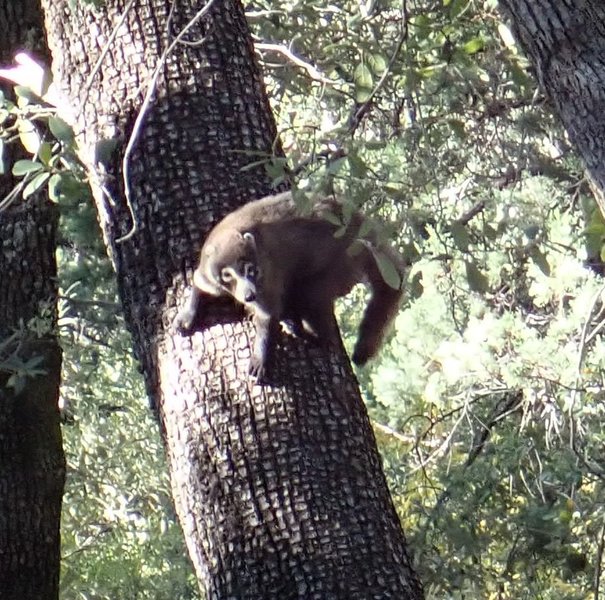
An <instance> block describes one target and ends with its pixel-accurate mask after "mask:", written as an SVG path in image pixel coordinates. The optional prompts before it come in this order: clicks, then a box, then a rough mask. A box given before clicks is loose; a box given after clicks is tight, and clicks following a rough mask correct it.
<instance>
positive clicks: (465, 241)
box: [450, 221, 471, 252]
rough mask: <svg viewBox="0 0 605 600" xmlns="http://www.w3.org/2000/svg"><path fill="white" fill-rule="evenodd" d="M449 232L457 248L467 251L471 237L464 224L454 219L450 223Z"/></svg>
mask: <svg viewBox="0 0 605 600" xmlns="http://www.w3.org/2000/svg"><path fill="white" fill-rule="evenodd" d="M450 234H451V236H452V239H453V240H454V244H456V247H457V248H458V250H460V251H461V252H468V249H469V246H470V243H471V238H470V235H469V233H468V230H467V228H466V226H464V225H462V223H458V222H457V221H454V222H453V223H452V224H451V225H450Z"/></svg>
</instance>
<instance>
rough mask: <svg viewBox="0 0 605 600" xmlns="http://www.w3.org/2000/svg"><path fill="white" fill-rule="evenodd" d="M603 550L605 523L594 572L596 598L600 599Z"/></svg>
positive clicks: (604, 544) (604, 547) (595, 599)
mask: <svg viewBox="0 0 605 600" xmlns="http://www.w3.org/2000/svg"><path fill="white" fill-rule="evenodd" d="M603 551H605V525H603V527H601V535H600V536H599V547H598V549H597V556H596V562H597V566H596V568H595V572H594V583H593V587H594V600H599V588H600V587H601V574H602V572H603Z"/></svg>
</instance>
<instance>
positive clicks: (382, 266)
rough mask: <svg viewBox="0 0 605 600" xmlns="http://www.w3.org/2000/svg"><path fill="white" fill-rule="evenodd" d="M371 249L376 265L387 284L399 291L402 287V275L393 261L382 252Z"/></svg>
mask: <svg viewBox="0 0 605 600" xmlns="http://www.w3.org/2000/svg"><path fill="white" fill-rule="evenodd" d="M371 248H372V254H373V255H374V258H375V259H376V265H377V266H378V270H379V271H380V274H381V275H382V278H383V279H384V281H385V283H386V284H387V285H388V286H389V287H392V288H393V289H394V290H398V289H399V288H400V287H401V275H400V274H399V271H398V269H397V266H396V265H395V263H394V261H393V259H392V258H391V257H390V256H388V255H387V254H385V253H384V252H382V251H381V250H379V249H377V248H374V247H371Z"/></svg>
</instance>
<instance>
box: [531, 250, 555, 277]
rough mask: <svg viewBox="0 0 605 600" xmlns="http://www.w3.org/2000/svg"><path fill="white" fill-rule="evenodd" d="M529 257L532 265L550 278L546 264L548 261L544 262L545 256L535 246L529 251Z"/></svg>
mask: <svg viewBox="0 0 605 600" xmlns="http://www.w3.org/2000/svg"><path fill="white" fill-rule="evenodd" d="M529 256H530V257H531V259H532V261H533V262H534V264H535V265H536V266H537V267H538V268H539V269H540V271H542V273H544V275H546V276H547V277H550V265H549V264H548V260H546V255H545V254H544V252H542V251H541V250H540V249H539V248H536V247H535V246H534V247H533V248H532V249H531V251H530V253H529Z"/></svg>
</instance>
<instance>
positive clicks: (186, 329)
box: [172, 308, 195, 335]
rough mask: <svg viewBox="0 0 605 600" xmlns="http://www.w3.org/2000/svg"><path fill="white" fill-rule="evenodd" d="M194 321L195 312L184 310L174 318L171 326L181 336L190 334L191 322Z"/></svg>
mask: <svg viewBox="0 0 605 600" xmlns="http://www.w3.org/2000/svg"><path fill="white" fill-rule="evenodd" d="M194 320H195V311H190V310H187V309H186V308H184V309H183V310H181V311H180V312H179V313H178V314H177V316H176V317H175V319H174V321H173V322H172V324H173V325H174V327H175V329H176V330H177V331H178V332H179V333H180V334H182V335H187V334H188V333H191V331H192V329H193V322H194Z"/></svg>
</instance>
